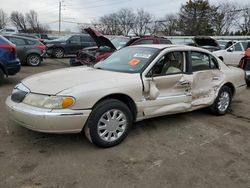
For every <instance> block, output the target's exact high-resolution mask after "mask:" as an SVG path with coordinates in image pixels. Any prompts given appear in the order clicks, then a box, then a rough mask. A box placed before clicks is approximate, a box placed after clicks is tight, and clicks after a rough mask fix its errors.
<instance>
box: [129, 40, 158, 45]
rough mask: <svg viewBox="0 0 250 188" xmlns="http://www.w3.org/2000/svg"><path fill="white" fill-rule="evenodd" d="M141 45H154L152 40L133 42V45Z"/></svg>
mask: <svg viewBox="0 0 250 188" xmlns="http://www.w3.org/2000/svg"><path fill="white" fill-rule="evenodd" d="M141 44H154V40H153V39H142V40H139V41H138V42H135V43H134V44H133V45H141Z"/></svg>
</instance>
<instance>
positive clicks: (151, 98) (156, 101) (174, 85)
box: [143, 51, 192, 117]
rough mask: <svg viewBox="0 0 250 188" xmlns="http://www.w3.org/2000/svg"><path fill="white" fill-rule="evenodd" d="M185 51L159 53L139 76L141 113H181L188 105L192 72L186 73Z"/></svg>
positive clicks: (189, 106)
mask: <svg viewBox="0 0 250 188" xmlns="http://www.w3.org/2000/svg"><path fill="white" fill-rule="evenodd" d="M186 57H187V52H184V51H173V52H167V53H166V54H163V55H162V56H161V57H160V58H159V59H158V61H157V62H156V63H155V64H154V65H153V66H152V67H151V68H150V70H148V72H147V73H146V74H145V75H144V77H143V84H144V101H143V106H144V115H145V116H146V117H155V116H160V115H167V114H173V113H178V112H185V111H187V110H189V109H190V108H191V101H192V96H191V87H190V86H191V83H192V75H189V74H186V62H187V61H186Z"/></svg>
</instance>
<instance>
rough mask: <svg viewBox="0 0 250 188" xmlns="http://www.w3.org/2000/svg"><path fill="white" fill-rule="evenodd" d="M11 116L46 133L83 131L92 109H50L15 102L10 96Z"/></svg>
mask: <svg viewBox="0 0 250 188" xmlns="http://www.w3.org/2000/svg"><path fill="white" fill-rule="evenodd" d="M6 106H7V110H8V112H9V114H10V117H11V118H12V119H13V120H14V121H15V122H17V123H18V124H20V125H22V126H23V127H26V128H28V129H31V130H34V131H37V132H45V133H77V132H81V130H82V128H83V127H84V125H85V123H86V122H87V119H88V117H89V115H90V113H91V110H71V109H62V110H50V109H41V108H37V107H32V106H29V105H26V104H23V103H15V102H13V101H12V100H11V98H10V97H8V98H7V99H6Z"/></svg>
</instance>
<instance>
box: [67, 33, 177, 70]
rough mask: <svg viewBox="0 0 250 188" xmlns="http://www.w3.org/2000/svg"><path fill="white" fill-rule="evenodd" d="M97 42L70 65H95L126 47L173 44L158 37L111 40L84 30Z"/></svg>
mask: <svg viewBox="0 0 250 188" xmlns="http://www.w3.org/2000/svg"><path fill="white" fill-rule="evenodd" d="M84 31H85V32H86V33H88V34H89V35H90V36H91V37H92V38H93V39H94V41H95V43H96V46H95V47H89V48H83V49H82V50H80V51H78V52H77V54H76V58H71V59H70V65H71V66H76V65H94V64H95V63H97V62H99V61H101V60H103V59H105V58H107V57H108V56H110V55H111V54H112V53H113V52H114V51H116V50H119V49H121V48H123V47H126V46H133V45H143V44H172V43H171V41H170V40H168V39H166V38H164V37H157V36H138V37H132V38H129V37H114V38H112V39H111V40H110V39H108V38H107V37H105V36H104V35H102V34H101V33H100V32H98V31H96V30H94V29H92V28H86V29H84Z"/></svg>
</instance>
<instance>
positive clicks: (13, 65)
mask: <svg viewBox="0 0 250 188" xmlns="http://www.w3.org/2000/svg"><path fill="white" fill-rule="evenodd" d="M5 68H6V71H7V73H8V75H15V74H16V73H18V72H19V71H20V69H21V63H20V61H19V60H15V61H12V62H10V63H7V64H5Z"/></svg>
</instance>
